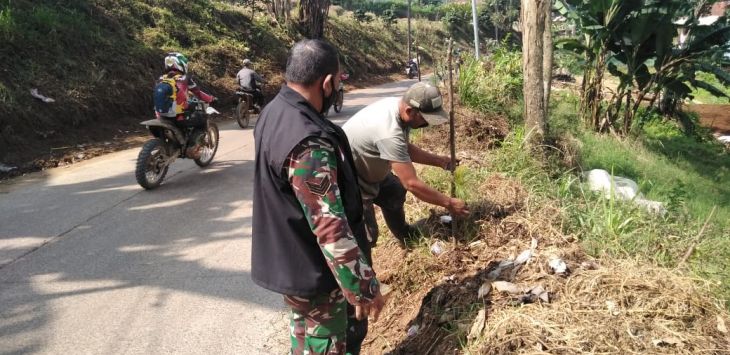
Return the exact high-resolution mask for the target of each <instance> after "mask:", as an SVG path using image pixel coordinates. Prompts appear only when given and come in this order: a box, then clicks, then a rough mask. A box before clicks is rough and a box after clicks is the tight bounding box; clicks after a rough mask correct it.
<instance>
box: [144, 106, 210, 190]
mask: <svg viewBox="0 0 730 355" xmlns="http://www.w3.org/2000/svg"><path fill="white" fill-rule="evenodd" d="M190 107H191V108H193V109H194V111H193V113H191V115H200V117H202V118H203V120H204V121H205V131H204V132H200V129H199V128H198V130H196V129H195V127H182V128H181V127H178V126H176V125H175V121H174V120H175V119H174V118H166V117H160V118H157V119H154V120H148V121H144V122H142V125H144V126H147V129H149V131H150V134H152V136H154V138H152V139H150V140H148V141H147V142H146V143H145V144H144V145H143V146H142V150H141V151H140V152H139V155H138V156H137V168H136V169H135V173H134V175H135V177H136V178H137V183H139V185H140V186H142V187H144V188H145V189H147V190H150V189H154V188H156V187H158V186H160V184H161V183H162V180H163V179H164V178H165V175H166V174H167V170H168V168H169V167H170V164H172V162H174V161H175V160H176V159H177V158H187V159H193V160H194V161H195V164H197V165H198V166H200V167H206V166H208V165H210V163H211V162H212V161H213V157H214V156H215V153H216V152H217V151H218V142H219V132H218V126H217V125H216V124H215V123H213V122H211V121H210V120H209V119H208V115H211V114H215V113H218V111H216V110H215V109H214V108H212V107H210V106H208V104H207V103H206V102H204V101H201V100H198V99H197V98H194V99H192V100H191V101H190ZM192 134H196V135H203V137H194V138H195V139H194V140H195V141H198V142H201V143H202V144H201V145H193V146H188V145H189V142H192V141H194V140H193V139H190V136H191V135H192Z"/></svg>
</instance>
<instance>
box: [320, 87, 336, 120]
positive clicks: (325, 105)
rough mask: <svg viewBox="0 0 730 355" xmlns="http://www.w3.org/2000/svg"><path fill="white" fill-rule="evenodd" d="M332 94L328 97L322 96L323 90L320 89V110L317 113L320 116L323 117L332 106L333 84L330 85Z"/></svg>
mask: <svg viewBox="0 0 730 355" xmlns="http://www.w3.org/2000/svg"><path fill="white" fill-rule="evenodd" d="M331 85H332V93H331V94H330V96H327V97H325V96H324V89H322V109H321V110H320V111H319V113H320V114H322V115H324V114H325V113H326V112H327V111H329V110H330V107H332V104H333V103H335V83H332V84H331Z"/></svg>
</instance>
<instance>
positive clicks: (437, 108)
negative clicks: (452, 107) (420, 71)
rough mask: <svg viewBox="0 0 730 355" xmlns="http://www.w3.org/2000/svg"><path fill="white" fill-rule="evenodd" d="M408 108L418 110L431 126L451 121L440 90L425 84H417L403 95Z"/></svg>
mask: <svg viewBox="0 0 730 355" xmlns="http://www.w3.org/2000/svg"><path fill="white" fill-rule="evenodd" d="M403 101H405V103H406V104H408V106H411V107H413V108H416V109H418V111H419V112H421V114H422V115H423V118H425V119H426V122H428V125H429V126H436V125H440V124H442V123H446V122H448V121H449V116H448V115H447V114H446V111H444V108H443V98H442V97H441V92H440V91H439V89H438V88H437V87H435V86H433V85H431V84H426V83H424V82H420V83H415V84H413V86H411V87H410V88H409V89H408V91H406V93H405V94H404V95H403Z"/></svg>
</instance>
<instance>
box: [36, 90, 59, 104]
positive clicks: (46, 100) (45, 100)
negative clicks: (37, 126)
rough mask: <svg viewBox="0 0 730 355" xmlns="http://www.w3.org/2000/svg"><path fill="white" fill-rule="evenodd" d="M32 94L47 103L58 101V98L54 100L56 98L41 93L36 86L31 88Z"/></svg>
mask: <svg viewBox="0 0 730 355" xmlns="http://www.w3.org/2000/svg"><path fill="white" fill-rule="evenodd" d="M30 95H31V96H33V97H35V98H36V99H38V100H41V101H43V102H45V103H47V104H49V103H51V102H56V100H54V99H52V98H50V97H48V96H43V95H41V93H39V92H38V89H36V88H33V89H30Z"/></svg>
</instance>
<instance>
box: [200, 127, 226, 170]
mask: <svg viewBox="0 0 730 355" xmlns="http://www.w3.org/2000/svg"><path fill="white" fill-rule="evenodd" d="M219 139H220V135H219V132H218V126H217V125H216V124H215V123H213V122H209V123H208V130H207V131H206V132H205V138H204V140H205V146H204V147H203V148H202V149H201V152H200V158H198V159H195V164H197V165H198V166H199V167H201V168H204V167H206V166H208V165H210V163H211V162H213V157H215V153H216V152H217V151H218V143H219Z"/></svg>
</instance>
